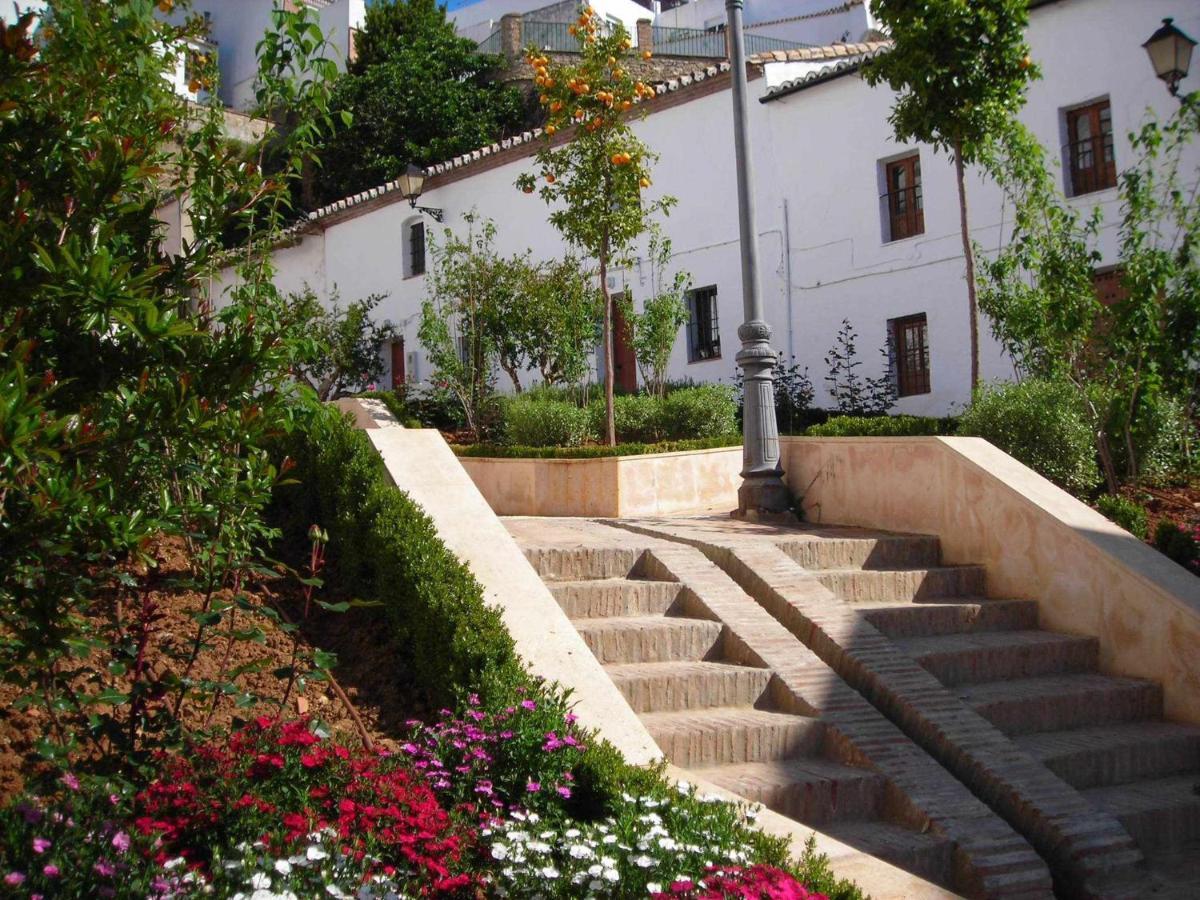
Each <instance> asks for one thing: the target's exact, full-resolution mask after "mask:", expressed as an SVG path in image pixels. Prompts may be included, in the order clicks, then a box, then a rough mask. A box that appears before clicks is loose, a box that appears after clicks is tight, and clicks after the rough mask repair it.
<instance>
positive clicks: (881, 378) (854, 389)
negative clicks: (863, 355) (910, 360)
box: [825, 319, 896, 416]
mask: <svg viewBox="0 0 1200 900" xmlns="http://www.w3.org/2000/svg"><path fill="white" fill-rule="evenodd" d="M880 353H881V354H882V355H883V358H884V371H883V374H882V375H877V376H873V377H867V378H864V377H863V376H862V375H860V374H859V373H858V368H859V366H861V365H862V360H860V359H859V358H858V332H856V331H855V330H854V326H853V325H851V324H850V320H849V319H842V327H841V328H839V329H838V333H837V338H836V339H835V341H834V345H833V346H832V347H830V348H829V353H828V355H826V357H825V365H827V366H828V367H829V374H827V375H826V376H825V384H826V385H827V387H828V390H829V395H830V396H831V397H832V398H833V402H834V403H835V404H837V409H838V412H842V413H847V414H849V415H868V416H881V415H883V414H884V413H886V412H887V411H888V410H889V409H891V408H892V407H893V406H895V405H896V386H895V382H894V381H893V379H892V373H891V354H890V353H889V352H888V347H887V346H886V345H885V346H884V347H883V348H882V349H881V350H880Z"/></svg>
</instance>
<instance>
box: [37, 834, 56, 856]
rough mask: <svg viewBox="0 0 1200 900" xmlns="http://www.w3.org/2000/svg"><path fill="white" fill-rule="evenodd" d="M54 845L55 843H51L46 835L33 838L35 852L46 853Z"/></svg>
mask: <svg viewBox="0 0 1200 900" xmlns="http://www.w3.org/2000/svg"><path fill="white" fill-rule="evenodd" d="M53 846H54V845H53V844H52V843H50V841H48V840H47V839H46V838H44V837H35V838H34V839H33V852H34V853H45V852H46V851H47V850H49V849H50V848H51V847H53Z"/></svg>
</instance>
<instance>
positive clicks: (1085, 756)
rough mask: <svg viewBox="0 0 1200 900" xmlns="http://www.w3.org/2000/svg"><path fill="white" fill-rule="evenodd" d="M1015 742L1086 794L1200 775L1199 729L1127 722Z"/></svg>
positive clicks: (1048, 733) (1029, 736)
mask: <svg viewBox="0 0 1200 900" xmlns="http://www.w3.org/2000/svg"><path fill="white" fill-rule="evenodd" d="M1014 740H1015V742H1016V743H1017V746H1019V747H1020V748H1021V749H1022V750H1024V751H1025V752H1026V753H1028V754H1029V755H1030V756H1033V757H1034V758H1036V759H1039V760H1041V761H1042V762H1043V763H1044V764H1045V765H1046V767H1047V768H1049V769H1050V771H1052V772H1054V774H1056V775H1058V776H1059V777H1060V778H1062V779H1063V781H1065V782H1067V783H1068V784H1070V785H1071V786H1072V787H1076V788H1079V789H1081V790H1082V789H1084V788H1093V787H1105V786H1111V785H1119V784H1129V783H1130V782H1134V781H1142V780H1145V779H1156V778H1166V777H1169V776H1173V775H1182V774H1185V773H1187V772H1200V727H1197V726H1195V725H1183V724H1180V723H1176V722H1121V723H1116V724H1109V725H1097V726H1093V727H1090V728H1075V729H1072V730H1070V731H1046V732H1041V733H1037V734H1024V735H1019V736H1017V737H1016V738H1014ZM1197 780H1200V776H1198V777H1197Z"/></svg>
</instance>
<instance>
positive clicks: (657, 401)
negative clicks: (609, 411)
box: [588, 394, 666, 444]
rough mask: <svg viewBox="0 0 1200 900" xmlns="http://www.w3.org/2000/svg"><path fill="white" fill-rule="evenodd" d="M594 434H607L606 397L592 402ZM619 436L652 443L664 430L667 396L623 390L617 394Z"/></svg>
mask: <svg viewBox="0 0 1200 900" xmlns="http://www.w3.org/2000/svg"><path fill="white" fill-rule="evenodd" d="M588 415H589V417H590V421H591V428H592V434H595V435H602V434H604V398H603V397H600V398H599V399H597V400H593V401H592V402H591V403H589V404H588ZM613 418H614V419H615V420H616V426H617V440H618V441H622V442H624V443H629V444H643V443H644V444H652V443H654V442H655V441H661V440H662V439H663V438H664V437H665V436H666V435H665V434H664V433H663V400H662V398H661V397H654V396H651V395H649V394H622V395H621V396H618V397H614V398H613Z"/></svg>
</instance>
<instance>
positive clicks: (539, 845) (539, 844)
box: [526, 841, 550, 853]
mask: <svg viewBox="0 0 1200 900" xmlns="http://www.w3.org/2000/svg"><path fill="white" fill-rule="evenodd" d="M526 846H527V847H529V851H530V852H531V853H549V852H550V845H549V844H547V843H546V842H545V841H530V842H529V843H528V844H527V845H526Z"/></svg>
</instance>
